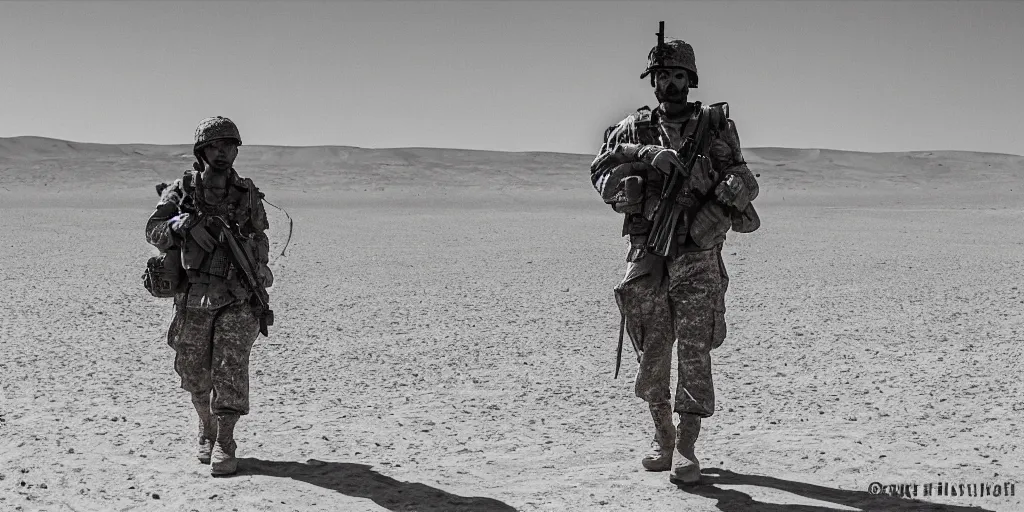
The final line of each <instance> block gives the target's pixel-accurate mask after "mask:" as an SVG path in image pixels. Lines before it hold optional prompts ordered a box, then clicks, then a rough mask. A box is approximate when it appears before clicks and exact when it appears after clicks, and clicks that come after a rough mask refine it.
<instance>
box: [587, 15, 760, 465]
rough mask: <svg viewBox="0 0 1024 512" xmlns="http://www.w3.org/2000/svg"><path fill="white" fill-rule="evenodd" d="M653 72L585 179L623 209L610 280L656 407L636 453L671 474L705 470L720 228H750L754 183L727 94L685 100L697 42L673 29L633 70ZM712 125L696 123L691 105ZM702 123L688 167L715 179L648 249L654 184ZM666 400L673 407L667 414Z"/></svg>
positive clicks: (721, 270) (719, 327) (718, 314)
mask: <svg viewBox="0 0 1024 512" xmlns="http://www.w3.org/2000/svg"><path fill="white" fill-rule="evenodd" d="M648 75H650V81H651V85H652V86H653V87H654V94H655V97H656V98H657V100H658V102H659V105H658V107H657V108H655V109H654V110H651V109H650V108H648V107H643V108H641V109H639V110H637V111H636V112H635V113H633V114H631V115H629V116H628V117H626V118H625V119H624V120H622V121H621V122H619V123H618V124H616V125H615V126H612V127H610V128H609V129H608V130H607V131H606V132H605V136H604V143H603V145H602V147H601V150H600V153H599V154H598V155H597V158H596V159H595V160H594V163H593V165H592V167H591V180H592V182H593V185H594V187H595V188H596V189H597V191H598V192H599V193H600V194H601V196H602V198H603V199H604V200H605V202H606V203H608V204H610V205H611V206H612V207H613V209H615V211H617V212H620V213H625V214H626V218H625V226H624V229H623V235H628V236H629V238H630V249H629V253H628V255H627V267H626V276H625V278H624V279H623V281H622V282H621V284H620V285H619V286H617V287H616V289H615V292H616V301H617V302H618V305H619V308H620V311H621V312H622V314H623V319H624V320H623V321H624V322H625V329H626V332H628V334H629V337H630V339H631V341H632V342H633V346H634V348H636V349H637V352H638V355H639V369H638V371H637V375H636V387H635V392H636V395H637V396H638V397H640V398H642V399H644V400H645V401H646V402H648V405H649V407H650V412H651V415H652V417H653V419H654V425H655V429H654V430H655V435H654V442H653V450H652V452H651V453H649V454H647V455H646V456H645V457H644V458H643V460H642V461H641V462H642V464H643V466H644V468H646V469H647V470H650V471H667V470H671V472H670V473H669V478H670V480H671V481H673V482H675V483H677V484H691V483H697V482H699V481H700V464H699V462H698V459H697V457H696V455H695V454H694V444H695V443H696V441H697V436H698V433H699V431H700V423H701V419H702V418H708V417H710V416H711V415H712V414H714V412H715V392H714V386H713V384H712V377H711V350H712V349H713V348H717V347H718V346H719V345H721V343H722V342H723V341H724V339H725V334H726V326H725V292H726V289H727V287H728V283H729V276H728V274H727V273H726V270H725V265H724V263H723V261H722V256H721V251H722V244H723V242H724V241H725V235H726V232H727V231H728V230H729V229H732V230H734V231H737V232H744V233H746V232H751V231H754V230H755V229H757V227H758V226H759V225H760V221H759V219H758V217H757V214H756V212H755V211H754V209H753V205H752V204H750V201H751V200H753V199H754V198H755V197H757V194H758V184H757V181H756V179H755V176H754V174H752V173H751V172H750V170H749V169H748V168H747V165H746V163H745V162H744V160H743V155H742V153H741V150H740V140H739V136H738V135H737V132H736V125H735V123H734V122H733V121H732V120H731V119H729V110H728V105H727V104H724V103H719V104H715V105H711V106H705V105H701V104H700V102H692V103H690V102H687V94H688V92H689V89H690V88H691V87H697V66H696V63H695V59H694V54H693V48H692V47H691V46H690V45H689V44H687V43H685V42H683V41H679V40H672V41H668V42H664V41H663V40H662V39H661V33H659V44H658V46H655V47H654V48H653V49H652V50H651V52H650V54H649V55H648V66H647V69H646V70H645V72H644V73H643V74H642V75H641V76H640V78H645V77H647V76H648ZM701 112H703V115H706V116H708V121H707V122H708V124H707V129H706V130H705V131H703V132H698V131H696V124H697V123H696V120H697V118H698V114H699V113H701ZM695 133H704V137H703V138H704V139H705V140H703V141H695V142H697V143H698V144H697V145H696V147H698V148H702V149H699V150H698V152H699V155H698V158H697V160H696V164H695V165H694V166H693V168H692V169H691V172H693V173H694V175H695V176H696V175H700V173H703V175H702V176H703V179H705V180H707V182H708V183H710V187H709V188H708V189H707V193H706V194H704V195H700V196H694V195H692V194H691V195H689V196H688V197H687V198H685V199H686V201H687V205H688V206H687V208H686V209H685V210H684V211H683V214H682V215H681V217H682V218H681V220H680V222H679V224H678V228H677V231H676V233H675V235H674V236H675V239H674V242H675V244H674V247H673V249H672V251H671V253H670V254H667V255H665V256H664V257H662V256H657V255H655V254H651V253H650V252H649V250H648V247H647V245H646V242H647V235H648V234H650V228H651V219H652V215H653V212H654V211H655V210H656V209H657V207H658V206H659V201H660V193H661V187H662V185H663V184H664V183H665V181H666V178H667V175H668V173H669V172H670V170H671V169H673V168H676V169H679V168H683V167H684V164H683V163H682V162H681V160H680V154H679V153H677V151H680V150H681V149H682V148H683V147H684V141H685V140H686V139H687V137H695V136H696V135H695ZM674 343H678V347H677V352H678V385H677V386H676V394H675V401H674V404H673V403H671V402H670V400H671V394H670V389H669V378H670V373H671V361H672V346H673V344H674ZM673 405H674V410H675V413H676V414H677V415H678V416H679V422H678V425H674V424H673V419H672V412H673Z"/></svg>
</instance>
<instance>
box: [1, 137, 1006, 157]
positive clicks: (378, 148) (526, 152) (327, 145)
mask: <svg viewBox="0 0 1024 512" xmlns="http://www.w3.org/2000/svg"><path fill="white" fill-rule="evenodd" d="M14 139H44V140H51V141H55V142H68V143H73V144H92V145H97V146H163V147H173V146H191V145H192V144H189V143H178V144H156V143H152V142H116V143H115V142H88V141H79V140H70V139H59V138H56V137H47V136H44V135H14V136H10V137H0V141H4V140H14ZM240 147H265V148H266V147H276V148H299V149H301V148H351V149H366V150H373V151H385V150H401V149H436V150H450V151H476V152H481V153H508V154H528V153H546V154H551V155H572V156H586V157H593V154H591V153H566V152H561V151H540V150H526V151H507V150H500V149H472V148H451V147H435V146H392V147H364V146H349V145H343V144H316V145H309V146H292V145H283V144H242V146H240ZM747 149H749V150H758V149H789V150H796V151H837V152H846V153H864V154H873V155H885V154H899V153H942V152H947V153H977V154H985V155H1002V156H1015V157H1022V158H1024V155H1018V154H1016V153H999V152H994V151H975V150H969V149H907V150H902V151H863V150H857V149H837V148H806V147H791V146H748V147H743V148H741V150H747ZM595 154H596V153H595Z"/></svg>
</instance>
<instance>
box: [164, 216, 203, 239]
mask: <svg viewBox="0 0 1024 512" xmlns="http://www.w3.org/2000/svg"><path fill="white" fill-rule="evenodd" d="M198 220H199V217H198V216H197V215H191V214H188V213H179V214H178V215H175V216H174V217H172V218H171V220H169V221H167V224H168V225H169V226H170V228H171V231H172V232H174V234H175V235H178V236H180V237H184V236H185V233H188V230H189V229H190V228H191V227H192V226H194V225H195V224H196V222H198Z"/></svg>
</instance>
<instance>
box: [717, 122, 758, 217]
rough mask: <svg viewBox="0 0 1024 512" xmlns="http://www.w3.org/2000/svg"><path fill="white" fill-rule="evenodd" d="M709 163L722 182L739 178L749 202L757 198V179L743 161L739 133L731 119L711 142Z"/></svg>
mask: <svg viewBox="0 0 1024 512" xmlns="http://www.w3.org/2000/svg"><path fill="white" fill-rule="evenodd" d="M711 163H712V166H713V167H714V169H715V170H716V171H718V172H719V174H721V179H723V180H724V179H726V178H728V177H729V176H730V175H735V176H737V177H739V178H740V179H741V180H742V181H743V185H744V188H746V191H747V193H748V194H749V198H750V199H749V200H750V201H753V200H754V198H756V197H757V194H758V190H759V188H758V184H757V178H756V177H755V176H754V173H753V172H750V169H749V168H748V167H747V162H746V160H744V159H743V151H742V148H741V146H740V136H739V132H737V131H736V123H735V122H734V121H733V120H732V119H727V120H726V125H725V126H724V127H723V128H722V130H720V131H719V132H718V133H717V134H716V136H715V138H714V140H712V142H711Z"/></svg>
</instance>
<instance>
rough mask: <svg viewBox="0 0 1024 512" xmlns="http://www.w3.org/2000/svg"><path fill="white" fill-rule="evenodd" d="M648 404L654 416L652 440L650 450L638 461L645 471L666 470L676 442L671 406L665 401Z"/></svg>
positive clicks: (670, 461) (670, 465) (670, 463)
mask: <svg viewBox="0 0 1024 512" xmlns="http://www.w3.org/2000/svg"><path fill="white" fill-rule="evenodd" d="M648 405H649V406H650V409H651V416H652V417H653V418H654V442H652V443H651V451H650V452H649V453H648V454H647V455H644V458H643V459H642V460H641V461H640V463H641V464H643V466H644V469H646V470H647V471H668V470H669V469H670V468H671V467H672V449H673V448H675V444H676V443H675V441H676V428H675V426H673V425H672V406H671V405H670V404H669V403H667V402H665V403H655V404H648Z"/></svg>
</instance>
